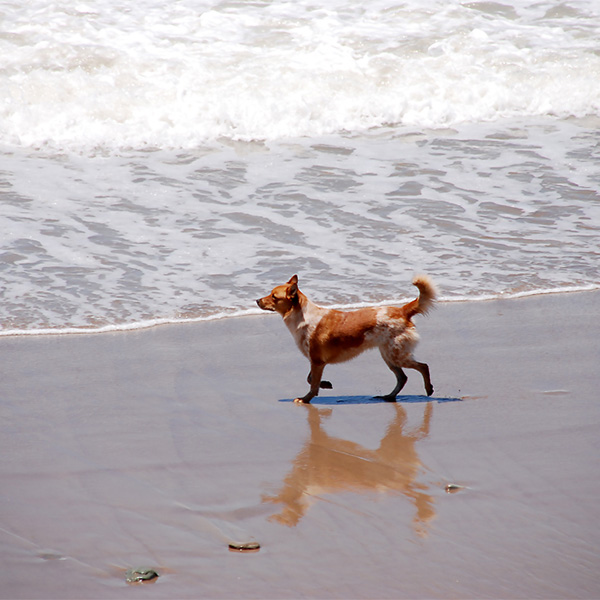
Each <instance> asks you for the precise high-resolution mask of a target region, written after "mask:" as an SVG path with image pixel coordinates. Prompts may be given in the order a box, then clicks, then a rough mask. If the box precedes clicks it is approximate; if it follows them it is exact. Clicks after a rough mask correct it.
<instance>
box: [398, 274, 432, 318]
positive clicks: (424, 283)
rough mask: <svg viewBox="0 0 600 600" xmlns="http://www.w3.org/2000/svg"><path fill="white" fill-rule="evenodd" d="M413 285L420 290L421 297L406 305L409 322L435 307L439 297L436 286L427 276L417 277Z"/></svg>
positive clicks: (405, 310)
mask: <svg viewBox="0 0 600 600" xmlns="http://www.w3.org/2000/svg"><path fill="white" fill-rule="evenodd" d="M413 285H416V286H417V287H418V288H419V297H418V298H417V299H416V300H413V301H412V302H409V303H408V304H405V305H404V312H405V314H406V318H407V319H408V320H410V319H412V318H413V317H414V316H415V315H418V314H425V313H427V312H428V311H429V310H430V309H431V307H432V306H433V302H434V300H435V298H436V295H437V291H436V289H435V285H434V284H433V281H432V280H431V278H429V277H428V276H427V275H417V276H416V277H415V278H414V279H413Z"/></svg>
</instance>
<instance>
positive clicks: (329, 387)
mask: <svg viewBox="0 0 600 600" xmlns="http://www.w3.org/2000/svg"><path fill="white" fill-rule="evenodd" d="M306 381H308V384H309V385H310V384H311V383H312V376H311V373H309V374H308V377H307V378H306ZM319 387H320V388H321V389H322V390H332V389H333V385H332V384H331V381H321V383H320V384H319Z"/></svg>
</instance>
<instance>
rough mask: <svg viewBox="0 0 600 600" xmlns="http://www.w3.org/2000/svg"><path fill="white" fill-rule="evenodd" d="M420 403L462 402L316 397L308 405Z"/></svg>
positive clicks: (411, 398)
mask: <svg viewBox="0 0 600 600" xmlns="http://www.w3.org/2000/svg"><path fill="white" fill-rule="evenodd" d="M293 401H294V399H293V398H282V399H280V400H279V402H293ZM421 402H437V403H438V404H439V403H442V402H462V398H446V397H442V398H431V397H428V396H398V397H397V398H396V400H395V401H390V400H384V399H383V398H377V397H376V396H317V397H316V398H313V399H312V400H311V401H310V403H311V404H313V405H317V404H318V405H320V406H334V405H339V404H395V403H396V404H416V403H421Z"/></svg>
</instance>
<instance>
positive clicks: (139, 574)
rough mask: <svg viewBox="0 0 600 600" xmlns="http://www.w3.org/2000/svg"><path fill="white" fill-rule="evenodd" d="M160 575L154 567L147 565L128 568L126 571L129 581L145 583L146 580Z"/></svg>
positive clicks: (152, 579)
mask: <svg viewBox="0 0 600 600" xmlns="http://www.w3.org/2000/svg"><path fill="white" fill-rule="evenodd" d="M157 577H158V573H157V572H156V571H155V570H154V569H149V568H147V567H137V568H135V569H128V571H127V573H125V578H126V579H127V583H144V582H146V581H154V580H155V579H156V578H157Z"/></svg>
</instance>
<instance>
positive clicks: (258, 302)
mask: <svg viewBox="0 0 600 600" xmlns="http://www.w3.org/2000/svg"><path fill="white" fill-rule="evenodd" d="M256 304H258V308H262V309H263V310H270V311H271V312H275V309H274V308H273V307H272V306H264V304H263V299H262V298H259V299H258V300H257V301H256Z"/></svg>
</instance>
